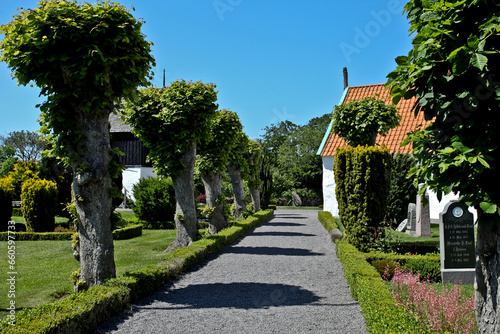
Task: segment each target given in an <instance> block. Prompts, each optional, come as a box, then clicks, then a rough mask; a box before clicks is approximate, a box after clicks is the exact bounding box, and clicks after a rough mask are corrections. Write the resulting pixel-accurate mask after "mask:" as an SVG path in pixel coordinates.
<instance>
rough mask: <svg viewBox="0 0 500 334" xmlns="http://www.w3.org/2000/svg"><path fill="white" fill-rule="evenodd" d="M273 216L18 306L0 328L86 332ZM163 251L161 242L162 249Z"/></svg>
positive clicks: (260, 217) (257, 216)
mask: <svg viewBox="0 0 500 334" xmlns="http://www.w3.org/2000/svg"><path fill="white" fill-rule="evenodd" d="M272 214H273V210H264V211H259V212H257V213H255V214H254V215H253V216H250V217H248V218H247V219H245V220H242V221H238V222H235V223H234V224H233V226H231V227H229V228H227V229H224V230H223V231H221V232H220V233H218V234H216V235H212V236H209V237H206V238H203V239H201V240H198V241H196V242H193V243H192V244H191V245H189V246H187V247H183V248H179V249H176V250H174V251H173V252H170V253H163V254H162V255H163V257H160V258H159V259H156V260H155V261H160V262H158V263H157V264H150V265H149V266H145V265H146V263H144V262H143V263H142V269H139V270H132V271H126V272H125V273H124V275H123V276H121V277H118V278H116V279H111V280H109V281H107V282H106V283H105V284H104V285H102V286H94V287H92V288H90V289H89V290H87V291H82V292H78V293H75V294H71V295H70V296H69V297H67V298H63V299H59V300H56V301H55V302H53V303H48V304H43V305H40V306H37V307H35V308H32V309H25V310H21V311H19V312H17V313H16V314H15V326H13V325H10V324H9V320H10V319H4V320H3V321H1V322H0V332H1V333H63V334H64V333H71V334H77V333H87V332H89V331H91V330H92V329H93V328H95V327H96V326H97V325H98V324H99V323H101V322H103V321H106V320H107V319H109V317H111V316H112V315H114V314H116V313H118V312H119V311H121V310H123V309H124V308H125V307H126V306H127V305H128V304H129V303H130V302H133V301H136V300H139V299H140V298H143V297H145V296H147V295H149V294H151V293H153V292H154V291H155V290H157V289H158V288H159V287H161V286H163V285H164V284H165V283H166V282H168V281H169V280H172V279H173V278H175V277H176V276H177V275H178V274H179V273H181V272H183V271H185V270H187V269H189V268H191V267H192V266H193V265H195V264H196V263H198V262H200V261H201V260H203V259H205V258H206V257H207V256H209V255H211V254H213V253H216V252H217V251H219V250H220V249H222V248H224V247H225V246H227V245H229V244H231V243H232V242H234V241H235V240H236V239H237V238H239V237H241V236H243V235H244V234H245V233H246V232H248V231H249V230H250V229H252V228H254V227H256V226H258V225H260V224H261V223H263V222H264V221H266V220H267V219H269V218H270V217H271V216H272ZM165 232H168V231H165ZM135 240H136V239H132V240H126V241H130V242H131V241H135ZM163 249H164V247H163V246H162V247H161V250H163ZM117 266H118V265H117ZM144 266H145V267H144Z"/></svg>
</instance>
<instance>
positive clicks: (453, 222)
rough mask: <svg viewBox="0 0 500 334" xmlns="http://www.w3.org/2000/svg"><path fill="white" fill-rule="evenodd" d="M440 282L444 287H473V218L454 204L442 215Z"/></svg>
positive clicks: (445, 209)
mask: <svg viewBox="0 0 500 334" xmlns="http://www.w3.org/2000/svg"><path fill="white" fill-rule="evenodd" d="M439 239H440V245H441V247H440V255H441V278H442V281H443V283H453V284H459V283H462V284H474V278H475V266H476V258H475V244H474V216H473V215H472V213H470V212H469V209H468V207H467V206H465V205H463V204H462V203H460V202H459V201H456V200H453V201H451V202H449V203H448V204H446V206H445V207H444V211H443V212H441V213H440V214H439Z"/></svg>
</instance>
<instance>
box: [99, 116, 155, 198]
mask: <svg viewBox="0 0 500 334" xmlns="http://www.w3.org/2000/svg"><path fill="white" fill-rule="evenodd" d="M109 124H110V133H111V146H112V147H118V148H119V149H120V151H122V152H123V153H125V155H124V156H120V163H121V164H123V165H125V167H126V169H125V170H124V171H123V181H122V184H123V189H122V192H123V193H124V194H125V193H126V195H127V197H128V198H129V199H131V200H135V198H134V194H133V191H132V187H133V186H134V184H136V183H138V182H139V180H140V179H143V178H146V177H148V176H156V173H155V172H154V170H153V167H152V165H151V164H150V163H147V162H146V157H147V155H148V152H149V150H148V148H147V147H145V146H144V144H143V143H142V142H141V141H140V140H139V139H137V138H136V137H134V135H133V134H132V127H131V126H130V125H128V124H125V123H124V122H123V120H122V119H121V118H120V117H119V115H118V114H111V115H110V116H109Z"/></svg>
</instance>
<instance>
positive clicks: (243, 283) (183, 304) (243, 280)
mask: <svg viewBox="0 0 500 334" xmlns="http://www.w3.org/2000/svg"><path fill="white" fill-rule="evenodd" d="M317 215H318V213H317V211H310V210H277V211H275V215H274V217H273V218H272V219H271V220H269V221H268V222H266V223H264V224H263V225H261V226H260V227H258V228H256V229H255V230H254V231H253V232H251V233H249V234H247V235H246V236H245V237H243V238H242V239H240V240H239V241H237V242H236V243H235V244H233V245H231V246H229V247H227V248H225V249H224V250H223V251H222V252H220V253H219V254H217V255H216V256H214V257H211V258H209V259H208V260H207V261H204V262H203V263H201V264H200V265H198V266H196V267H195V268H193V269H192V270H191V271H189V272H187V273H185V274H183V275H181V276H180V277H178V278H177V279H176V280H175V281H173V282H172V283H170V284H168V285H166V286H165V287H164V288H163V289H161V290H160V291H158V292H157V293H155V294H154V295H152V296H150V297H148V298H145V299H143V300H142V301H141V302H139V303H138V304H135V305H133V307H132V309H131V310H129V311H127V312H123V313H122V314H120V315H118V316H116V317H114V318H112V319H111V320H110V321H108V322H107V323H105V324H104V325H102V327H101V328H100V329H98V330H97V331H95V333H96V334H101V333H197V334H198V333H259V334H263V333H287V334H291V333H356V334H358V333H367V330H366V323H365V320H364V318H363V316H362V314H361V311H360V308H359V304H358V303H357V302H356V301H355V300H353V299H352V297H351V295H350V292H349V287H348V285H347V283H346V280H345V278H344V272H343V270H342V264H341V263H340V261H339V260H338V258H337V256H336V255H335V244H333V243H332V242H330V240H329V236H328V233H327V232H326V231H325V229H324V228H323V227H322V226H321V224H320V223H319V221H318V220H317Z"/></svg>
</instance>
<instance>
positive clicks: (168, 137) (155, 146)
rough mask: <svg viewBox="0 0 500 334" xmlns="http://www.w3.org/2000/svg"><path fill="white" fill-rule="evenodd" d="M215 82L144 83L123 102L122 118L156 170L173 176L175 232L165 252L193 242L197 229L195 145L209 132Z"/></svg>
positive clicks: (165, 175)
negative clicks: (146, 149) (158, 84)
mask: <svg viewBox="0 0 500 334" xmlns="http://www.w3.org/2000/svg"><path fill="white" fill-rule="evenodd" d="M215 101H217V92H216V91H215V85H214V84H205V83H202V82H201V81H198V82H192V81H189V82H186V81H184V80H177V81H174V82H172V83H171V84H170V85H169V86H168V87H166V88H163V89H162V88H154V87H150V88H144V89H141V90H140V91H139V94H138V96H137V98H136V99H135V100H134V101H131V102H128V103H126V104H125V117H126V120H127V121H128V122H129V123H130V125H132V126H133V128H134V129H133V133H134V134H135V135H136V136H137V137H138V138H139V139H140V140H142V141H143V143H144V145H146V146H147V147H148V148H149V149H150V152H149V154H148V159H149V160H151V161H152V162H153V165H154V167H155V169H156V170H157V172H158V174H159V175H161V176H164V177H167V176H170V177H172V181H173V182H174V189H175V200H176V214H175V225H176V228H177V237H176V239H175V241H174V242H173V243H172V244H171V245H170V246H169V247H168V248H167V251H170V250H173V249H175V248H178V247H184V246H187V245H189V244H190V243H192V242H193V241H194V240H195V238H196V234H197V232H198V229H197V223H198V219H197V217H196V206H195V198H194V177H193V173H194V166H195V159H196V147H197V145H198V144H199V143H200V142H201V141H202V140H203V139H204V138H207V136H209V125H210V120H211V118H212V117H213V116H214V115H215V112H216V110H217V107H218V106H217V104H216V103H215Z"/></svg>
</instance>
